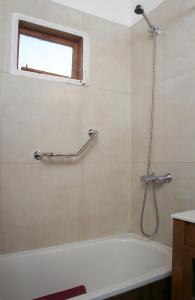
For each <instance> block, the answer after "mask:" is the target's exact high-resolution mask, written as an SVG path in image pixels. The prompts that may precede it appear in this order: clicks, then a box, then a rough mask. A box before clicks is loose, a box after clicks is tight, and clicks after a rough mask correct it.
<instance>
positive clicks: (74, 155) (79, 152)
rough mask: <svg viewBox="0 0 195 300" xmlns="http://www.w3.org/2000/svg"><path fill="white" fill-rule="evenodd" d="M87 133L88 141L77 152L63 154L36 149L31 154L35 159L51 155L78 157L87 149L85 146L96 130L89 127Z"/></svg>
mask: <svg viewBox="0 0 195 300" xmlns="http://www.w3.org/2000/svg"><path fill="white" fill-rule="evenodd" d="M88 135H89V139H88V141H87V142H86V143H85V144H84V145H83V146H82V147H81V149H80V150H79V151H78V152H75V153H68V154H64V153H55V152H40V151H38V150H36V151H35V152H34V153H33V156H34V158H35V159H37V160H40V159H42V158H43V157H49V158H52V157H64V158H73V157H79V156H81V154H83V152H84V151H85V150H86V149H87V147H88V146H89V145H90V144H91V143H92V142H93V140H94V139H95V138H96V137H97V135H98V131H97V130H95V129H89V131H88Z"/></svg>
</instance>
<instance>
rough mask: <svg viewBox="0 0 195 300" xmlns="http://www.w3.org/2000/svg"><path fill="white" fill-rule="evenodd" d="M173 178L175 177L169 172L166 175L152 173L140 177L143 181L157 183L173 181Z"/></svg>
mask: <svg viewBox="0 0 195 300" xmlns="http://www.w3.org/2000/svg"><path fill="white" fill-rule="evenodd" d="M172 179H173V178H172V175H171V174H170V173H167V174H165V175H155V173H151V174H148V175H144V176H142V177H141V178H140V180H141V182H144V183H146V184H147V183H150V182H154V183H157V184H163V183H171V181H172Z"/></svg>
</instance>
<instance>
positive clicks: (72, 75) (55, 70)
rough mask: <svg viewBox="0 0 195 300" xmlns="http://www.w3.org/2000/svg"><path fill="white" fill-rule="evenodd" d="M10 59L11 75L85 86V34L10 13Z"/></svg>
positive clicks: (86, 77) (87, 44)
mask: <svg viewBox="0 0 195 300" xmlns="http://www.w3.org/2000/svg"><path fill="white" fill-rule="evenodd" d="M10 58H11V61H10V72H11V74H14V75H19V76H26V77H32V78H38V79H41V80H42V79H43V80H52V81H60V82H64V83H69V84H76V85H85V86H87V85H88V77H89V40H88V34H87V33H86V32H82V31H79V30H77V29H73V28H69V27H65V26H62V25H59V24H55V23H51V22H47V21H45V20H40V19H36V18H34V17H31V16H26V15H23V14H20V13H13V14H12V44H11V57H10Z"/></svg>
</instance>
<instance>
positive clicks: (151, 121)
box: [140, 30, 159, 237]
mask: <svg viewBox="0 0 195 300" xmlns="http://www.w3.org/2000/svg"><path fill="white" fill-rule="evenodd" d="M157 35H158V31H157V30H154V32H153V70H152V71H153V72H152V103H151V116H150V133H149V144H148V159H147V170H146V173H147V175H149V174H150V170H151V156H152V146H153V132H154V116H155V98H156V43H157ZM150 188H152V191H153V201H154V209H155V218H156V225H155V228H154V230H153V232H151V233H147V232H146V231H145V229H144V224H143V219H144V213H145V208H146V202H147V195H148V191H149V189H150ZM140 228H141V232H142V233H143V235H145V236H146V237H151V236H153V235H155V234H156V233H157V231H158V229H159V213H158V204H157V197H156V184H155V183H154V182H152V183H145V191H144V199H143V206H142V211H141V219H140Z"/></svg>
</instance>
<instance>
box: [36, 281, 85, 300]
mask: <svg viewBox="0 0 195 300" xmlns="http://www.w3.org/2000/svg"><path fill="white" fill-rule="evenodd" d="M83 294H86V288H85V286H84V285H81V286H77V287H75V288H73V289H69V290H66V291H63V292H59V293H55V294H52V295H48V296H44V297H41V298H36V299H33V300H66V299H70V298H73V297H76V296H80V295H83Z"/></svg>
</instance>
